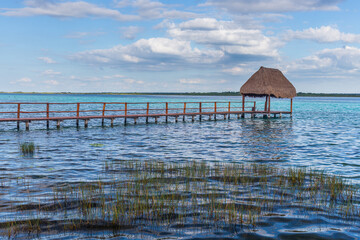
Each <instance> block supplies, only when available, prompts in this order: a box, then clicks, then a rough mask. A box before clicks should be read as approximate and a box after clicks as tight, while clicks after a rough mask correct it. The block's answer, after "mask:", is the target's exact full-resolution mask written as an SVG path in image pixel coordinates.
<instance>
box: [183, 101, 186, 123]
mask: <svg viewBox="0 0 360 240" xmlns="http://www.w3.org/2000/svg"><path fill="white" fill-rule="evenodd" d="M185 113H186V102H184V115H183V122H185Z"/></svg>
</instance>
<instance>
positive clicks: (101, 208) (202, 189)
mask: <svg viewBox="0 0 360 240" xmlns="http://www.w3.org/2000/svg"><path fill="white" fill-rule="evenodd" d="M104 164H105V166H104V173H106V174H113V175H111V176H112V178H99V179H98V180H97V181H93V182H78V183H68V184H63V185H61V186H58V187H55V188H54V189H53V197H52V199H50V201H47V202H45V203H42V204H40V203H39V206H38V209H37V211H38V214H39V215H40V216H43V217H44V219H45V220H46V221H45V220H44V219H41V221H40V220H39V221H37V222H35V223H36V224H35V226H36V227H33V225H34V222H29V223H23V222H14V226H23V225H24V224H25V225H26V224H28V225H29V224H30V225H31V226H30V227H31V228H29V226H28V228H27V229H35V230H36V231H42V230H47V229H48V228H49V227H50V226H52V223H51V221H50V220H49V221H48V220H47V219H48V218H51V214H54V215H56V216H55V218H56V219H62V220H61V221H59V222H61V224H62V226H63V230H66V231H73V230H83V229H88V228H92V227H97V228H101V229H110V230H121V229H129V228H137V227H138V226H142V225H143V226H144V225H145V226H154V227H158V226H162V227H169V226H170V227H171V226H186V225H188V224H189V223H191V224H196V223H199V224H205V225H206V226H207V227H208V228H221V229H225V228H228V227H232V228H242V229H243V228H256V227H257V224H258V222H259V221H261V220H262V218H263V217H266V216H271V214H274V213H276V212H277V211H278V210H280V211H282V210H284V209H286V208H299V209H303V211H304V212H306V213H307V214H309V215H310V214H318V213H320V214H329V215H331V214H335V215H337V216H342V217H343V219H344V220H345V219H347V218H348V217H351V218H352V219H355V217H357V216H359V215H360V208H359V205H358V202H359V199H360V197H359V191H358V188H356V187H355V186H353V185H351V184H350V183H349V182H346V181H345V180H343V179H342V178H340V177H337V176H332V175H327V174H325V173H324V172H316V171H313V170H308V169H305V168H288V169H283V168H276V167H273V166H268V165H265V164H218V163H216V164H215V165H211V164H207V163H205V162H196V161H194V162H189V163H184V164H181V163H164V162H160V161H144V162H141V161H135V160H133V161H118V162H110V163H108V162H105V163H104ZM109 179H110V180H109ZM14 211H19V208H16V209H15V210H14ZM25 211H26V209H25ZM23 213H24V212H23ZM46 214H49V215H46ZM70 216H71V217H70ZM0 229H1V226H0ZM35 230H34V231H35Z"/></svg>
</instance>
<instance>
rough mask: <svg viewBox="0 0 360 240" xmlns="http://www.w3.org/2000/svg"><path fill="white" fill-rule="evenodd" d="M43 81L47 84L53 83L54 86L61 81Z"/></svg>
mask: <svg viewBox="0 0 360 240" xmlns="http://www.w3.org/2000/svg"><path fill="white" fill-rule="evenodd" d="M43 83H45V84H47V85H53V86H56V85H59V82H58V81H56V80H46V81H44V82H43Z"/></svg>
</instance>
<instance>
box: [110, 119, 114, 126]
mask: <svg viewBox="0 0 360 240" xmlns="http://www.w3.org/2000/svg"><path fill="white" fill-rule="evenodd" d="M110 120H111V122H110V125H111V127H114V119H113V118H111V119H110Z"/></svg>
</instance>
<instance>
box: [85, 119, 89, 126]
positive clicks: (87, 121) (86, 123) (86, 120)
mask: <svg viewBox="0 0 360 240" xmlns="http://www.w3.org/2000/svg"><path fill="white" fill-rule="evenodd" d="M88 123H89V119H85V121H84V127H85V128H87V127H88Z"/></svg>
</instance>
